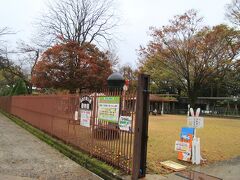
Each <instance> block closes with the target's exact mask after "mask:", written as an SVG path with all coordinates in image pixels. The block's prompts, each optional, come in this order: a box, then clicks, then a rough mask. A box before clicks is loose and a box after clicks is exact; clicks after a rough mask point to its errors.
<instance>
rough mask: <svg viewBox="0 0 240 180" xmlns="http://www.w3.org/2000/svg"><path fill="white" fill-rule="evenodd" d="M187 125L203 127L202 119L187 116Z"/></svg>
mask: <svg viewBox="0 0 240 180" xmlns="http://www.w3.org/2000/svg"><path fill="white" fill-rule="evenodd" d="M187 125H188V126H189V127H192V128H203V125H204V119H203V117H192V116H190V117H188V118H187Z"/></svg>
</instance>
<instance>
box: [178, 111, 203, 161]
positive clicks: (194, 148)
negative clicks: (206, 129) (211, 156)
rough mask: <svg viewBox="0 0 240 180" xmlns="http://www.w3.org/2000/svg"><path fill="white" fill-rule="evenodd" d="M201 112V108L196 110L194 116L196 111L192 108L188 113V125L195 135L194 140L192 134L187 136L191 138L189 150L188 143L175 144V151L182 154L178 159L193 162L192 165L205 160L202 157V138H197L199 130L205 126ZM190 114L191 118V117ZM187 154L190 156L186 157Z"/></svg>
mask: <svg viewBox="0 0 240 180" xmlns="http://www.w3.org/2000/svg"><path fill="white" fill-rule="evenodd" d="M200 111H201V110H200V108H198V109H197V110H196V113H195V114H194V111H193V109H192V108H190V109H189V111H188V117H187V125H188V127H189V128H190V129H191V128H192V129H193V131H194V132H193V133H192V135H193V138H192V140H191V138H190V137H191V133H190V134H189V133H188V134H187V135H186V136H189V138H190V139H189V140H188V142H187V143H189V146H188V147H189V148H187V145H186V143H185V144H184V142H180V141H176V143H175V150H176V151H178V152H179V153H180V154H179V156H178V158H180V159H181V160H185V161H191V162H192V164H200V163H201V160H204V159H203V158H202V157H201V151H200V138H198V137H197V128H203V126H204V119H203V117H199V114H200ZM189 114H190V115H191V116H189ZM183 129H184V128H182V130H183ZM185 129H187V128H185ZM190 129H189V130H190ZM182 133H183V132H182ZM181 141H182V140H181ZM184 148H185V149H184ZM187 154H188V156H186V155H187ZM185 156H186V157H185ZM190 157H191V158H190ZM190 159H191V160H190Z"/></svg>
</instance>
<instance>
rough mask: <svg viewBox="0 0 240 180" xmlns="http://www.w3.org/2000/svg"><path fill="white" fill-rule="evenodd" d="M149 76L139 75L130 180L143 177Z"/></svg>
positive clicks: (144, 170) (145, 153)
mask: <svg viewBox="0 0 240 180" xmlns="http://www.w3.org/2000/svg"><path fill="white" fill-rule="evenodd" d="M149 80H150V76H149V75H145V74H139V76H138V87H137V100H136V117H135V118H136V119H135V127H134V130H135V136H134V147H133V168H132V170H133V171H132V179H133V180H135V179H138V178H142V177H145V175H146V158H147V139H148V115H149Z"/></svg>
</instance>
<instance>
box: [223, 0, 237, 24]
mask: <svg viewBox="0 0 240 180" xmlns="http://www.w3.org/2000/svg"><path fill="white" fill-rule="evenodd" d="M226 17H227V18H228V19H229V21H230V22H231V23H233V24H235V25H237V26H238V27H240V0H232V2H231V3H230V4H227V6H226Z"/></svg>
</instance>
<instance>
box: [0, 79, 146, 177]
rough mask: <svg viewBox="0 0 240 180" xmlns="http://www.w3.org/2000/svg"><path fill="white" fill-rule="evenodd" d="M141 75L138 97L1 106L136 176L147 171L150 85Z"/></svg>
mask: <svg viewBox="0 0 240 180" xmlns="http://www.w3.org/2000/svg"><path fill="white" fill-rule="evenodd" d="M139 77H140V80H139V85H138V90H137V93H136V92H128V91H127V92H125V91H108V90H103V91H100V92H85V93H81V94H79V95H44V96H43V95H41V96H13V97H0V107H1V108H2V109H4V110H5V111H7V112H9V113H11V114H13V115H16V116H18V117H20V118H22V119H23V120H24V121H26V122H28V123H29V124H31V125H33V126H35V127H37V128H39V129H41V130H43V131H45V132H47V133H48V134H50V135H52V136H55V137H57V138H59V139H61V140H63V141H64V142H66V143H69V144H72V145H73V146H75V147H77V148H79V149H81V150H82V151H85V152H86V153H88V154H90V155H91V156H94V157H97V158H98V159H100V160H103V161H105V162H107V163H108V164H110V165H113V166H115V167H118V168H120V169H121V170H123V171H124V172H126V173H128V174H131V173H133V174H135V178H137V177H141V176H145V172H146V150H147V149H146V148H147V146H146V145H147V124H148V83H149V76H143V75H142V76H139ZM136 109H137V112H136ZM136 116H137V117H136ZM134 147H135V148H134ZM133 157H134V158H133Z"/></svg>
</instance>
